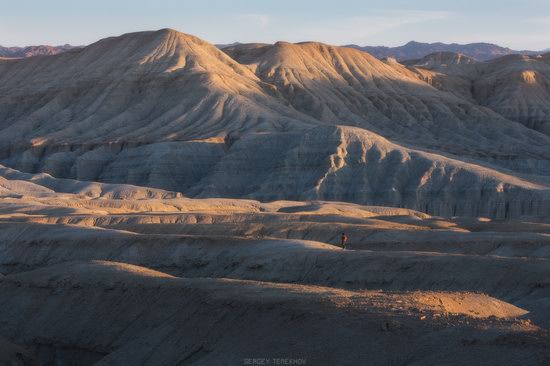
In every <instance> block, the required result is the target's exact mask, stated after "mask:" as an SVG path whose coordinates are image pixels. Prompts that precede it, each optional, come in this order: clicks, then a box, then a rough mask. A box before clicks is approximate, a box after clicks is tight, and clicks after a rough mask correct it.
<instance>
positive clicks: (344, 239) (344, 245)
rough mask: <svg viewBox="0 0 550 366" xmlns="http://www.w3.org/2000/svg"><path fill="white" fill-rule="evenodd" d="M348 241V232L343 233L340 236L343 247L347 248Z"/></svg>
mask: <svg viewBox="0 0 550 366" xmlns="http://www.w3.org/2000/svg"><path fill="white" fill-rule="evenodd" d="M347 242H348V236H347V235H346V233H342V235H341V236H340V245H341V246H342V249H346V243H347Z"/></svg>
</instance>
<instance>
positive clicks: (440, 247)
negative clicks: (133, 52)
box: [0, 170, 550, 365]
mask: <svg viewBox="0 0 550 366" xmlns="http://www.w3.org/2000/svg"><path fill="white" fill-rule="evenodd" d="M7 172H10V174H7ZM6 176H7V178H6ZM15 177H17V178H18V179H14V178H15ZM22 178H24V179H22ZM0 182H1V184H0V186H1V187H2V190H1V192H0V259H1V261H0V272H1V273H2V274H3V276H2V277H1V278H0V293H1V294H2V296H0V309H1V311H0V323H1V324H2V327H1V328H0V329H1V330H0V336H2V337H4V338H3V340H2V342H0V345H1V347H2V352H1V353H2V357H4V358H5V359H6V360H8V361H5V362H13V363H12V364H22V365H23V364H37V362H42V363H43V364H46V365H48V364H52V365H53V364H62V365H71V364H78V365H91V364H98V365H113V364H117V365H118V364H121V365H122V364H155V365H188V364H189V365H191V364H192V365H233V364H234V365H241V364H246V363H247V362H253V360H256V361H257V362H260V361H258V360H260V359H271V360H272V359H285V360H287V359H288V360H294V361H293V362H298V360H307V364H309V365H357V364H364V362H365V360H370V362H371V363H372V364H379V365H387V364H395V365H404V364H442V363H443V364H469V363H471V364H483V365H502V364H525V365H529V364H531V365H540V364H544V363H546V362H549V361H550V351H549V349H550V334H549V333H548V331H547V329H548V327H550V323H549V322H548V318H547V316H546V314H547V313H548V311H549V306H550V305H549V304H550V292H549V288H550V285H549V284H548V278H549V276H550V266H549V265H548V261H549V259H550V222H548V221H545V220H544V219H541V218H535V217H532V218H524V219H521V220H514V221H504V222H502V221H498V220H489V219H470V218H462V219H461V218H455V219H443V218H439V217H433V216H429V215H427V214H423V213H420V212H417V211H413V210H408V209H399V208H385V207H376V206H360V205H355V204H349V203H339V202H326V201H308V202H294V201H275V202H271V203H261V202H258V201H253V200H235V199H189V198H185V197H182V196H181V195H179V194H175V193H171V192H167V191H160V190H154V189H146V188H141V187H135V186H127V185H126V186H123V185H105V184H101V183H88V182H77V181H71V180H60V179H56V178H52V177H48V176H46V175H44V174H41V175H35V176H33V175H28V174H22V173H18V172H15V171H13V170H11V171H10V170H4V178H3V180H2V181H0ZM342 231H345V232H346V233H347V234H348V235H349V237H350V242H349V245H348V248H347V249H346V250H343V249H341V248H340V247H339V234H340V232H342ZM256 361H254V362H256ZM300 362H301V361H300Z"/></svg>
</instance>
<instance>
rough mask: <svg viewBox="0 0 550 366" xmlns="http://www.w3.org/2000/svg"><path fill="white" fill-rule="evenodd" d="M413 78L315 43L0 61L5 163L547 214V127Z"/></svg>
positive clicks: (228, 193) (176, 43) (253, 191)
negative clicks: (529, 123)
mask: <svg viewBox="0 0 550 366" xmlns="http://www.w3.org/2000/svg"><path fill="white" fill-rule="evenodd" d="M222 51H223V52H222ZM447 57H448V56H444V57H443V56H442V57H440V58H439V60H440V61H443V60H445V61H446V62H447V61H448V60H447ZM451 60H454V61H453V62H454V63H455V64H457V65H461V64H462V63H464V64H465V65H464V66H469V65H472V67H473V66H475V65H477V63H475V62H473V61H472V62H466V61H467V60H468V59H466V58H463V57H459V58H458V59H456V58H453V57H451ZM457 60H458V61H457ZM436 61H437V60H436ZM436 63H437V62H435V63H434V62H432V63H431V64H430V65H435V64H436ZM502 72H503V73H507V71H506V69H503V70H502ZM422 73H424V74H425V75H428V74H429V75H432V76H430V77H431V78H432V80H433V79H436V78H437V77H436V74H435V73H436V71H433V70H428V69H423V68H421V67H414V66H407V65H402V64H399V63H398V62H396V61H394V60H386V61H385V62H383V61H380V60H378V59H377V58H375V57H373V56H371V55H369V54H367V53H365V52H361V51H358V50H354V49H350V48H345V47H334V46H329V45H325V44H321V43H313V42H308V43H300V44H290V43H286V42H278V43H276V44H274V45H266V44H239V45H234V46H228V47H226V48H224V49H223V50H219V49H218V48H217V47H215V46H214V45H212V44H210V43H208V42H206V41H203V40H201V39H199V38H197V37H194V36H191V35H186V34H182V33H179V32H176V31H173V30H169V29H164V30H160V31H156V32H139V33H131V34H125V35H122V36H120V37H112V38H107V39H104V40H101V41H99V42H96V43H94V44H92V45H90V46H88V47H85V48H82V49H77V50H73V51H72V52H67V53H62V54H58V55H53V56H48V57H35V58H26V59H18V60H4V61H0V130H1V133H0V163H1V164H3V165H5V166H8V167H11V168H15V169H19V170H22V171H24V172H29V173H38V172H44V173H48V174H51V175H53V176H55V177H57V178H65V179H78V180H84V181H99V182H104V183H124V184H133V185H140V186H149V187H154V188H158V189H164V190H167V191H177V192H182V193H183V194H185V195H187V196H191V197H214V196H216V197H244V198H254V199H258V200H274V199H296V200H318V199H323V200H341V201H348V202H356V203H361V204H377V205H386V206H393V207H407V208H411V209H415V210H419V211H423V212H428V213H432V214H437V215H445V216H453V215H461V216H488V217H501V218H504V217H517V216H522V215H545V214H548V212H547V211H548V207H550V206H549V205H548V204H547V202H548V201H549V200H550V196H549V192H550V185H549V182H550V178H549V176H550V151H549V150H548V146H549V143H550V136H548V135H545V134H543V133H540V132H538V131H535V130H533V129H531V128H528V127H526V126H524V125H523V124H521V123H518V122H515V121H512V120H510V119H509V118H506V117H505V116H503V115H502V114H499V113H497V112H496V111H494V110H492V109H490V108H487V107H486V106H484V105H481V104H480V103H478V102H477V101H476V100H475V99H474V98H471V97H469V96H467V95H462V94H461V93H458V92H457V91H456V90H453V91H449V90H443V88H441V87H438V85H434V84H433V83H432V82H430V81H429V80H427V79H428V78H427V77H425V76H423V75H424V74H422ZM437 75H442V76H441V77H443V76H444V74H442V73H439V74H437ZM453 77H455V76H453ZM455 78H457V80H458V78H459V77H458V76H456V77H455Z"/></svg>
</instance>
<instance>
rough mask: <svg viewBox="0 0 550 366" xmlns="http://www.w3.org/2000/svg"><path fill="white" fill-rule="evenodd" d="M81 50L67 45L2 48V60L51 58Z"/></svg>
mask: <svg viewBox="0 0 550 366" xmlns="http://www.w3.org/2000/svg"><path fill="white" fill-rule="evenodd" d="M75 48H79V47H77V46H71V45H70V44H66V45H63V46H45V45H42V46H28V47H2V46H0V58H25V57H33V56H49V55H57V54H58V53H62V52H67V51H70V50H72V49H75Z"/></svg>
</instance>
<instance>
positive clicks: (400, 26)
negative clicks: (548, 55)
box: [0, 0, 550, 50]
mask: <svg viewBox="0 0 550 366" xmlns="http://www.w3.org/2000/svg"><path fill="white" fill-rule="evenodd" d="M0 14H1V15H0V16H1V19H2V20H1V22H0V45H3V46H15V45H19V46H22V45H31V44H64V43H71V44H75V45H80V44H89V43H92V42H94V41H96V40H98V39H100V38H104V37H107V36H113V35H119V34H121V33H126V32H133V31H140V30H152V29H160V28H168V27H169V28H174V29H177V30H179V31H182V32H186V33H191V34H194V35H197V36H199V37H201V38H203V39H206V40H208V41H210V42H213V43H230V42H234V41H239V42H270V43H271V42H274V41H278V40H286V41H291V42H297V41H306V40H313V41H321V42H325V43H330V44H349V43H355V44H359V45H388V46H397V45H401V44H404V43H406V42H408V41H410V40H416V41H421V42H435V41H441V42H458V43H469V42H479V41H485V42H493V43H498V44H500V45H503V46H509V47H512V48H515V49H536V50H540V49H546V48H550V0H362V1H360V0H357V1H354V0H332V1H328V0H316V1H313V0H277V1H275V0H273V1H268V0H255V1H252V0H191V1H187V0H179V1H178V0H151V1H144V0H0Z"/></svg>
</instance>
